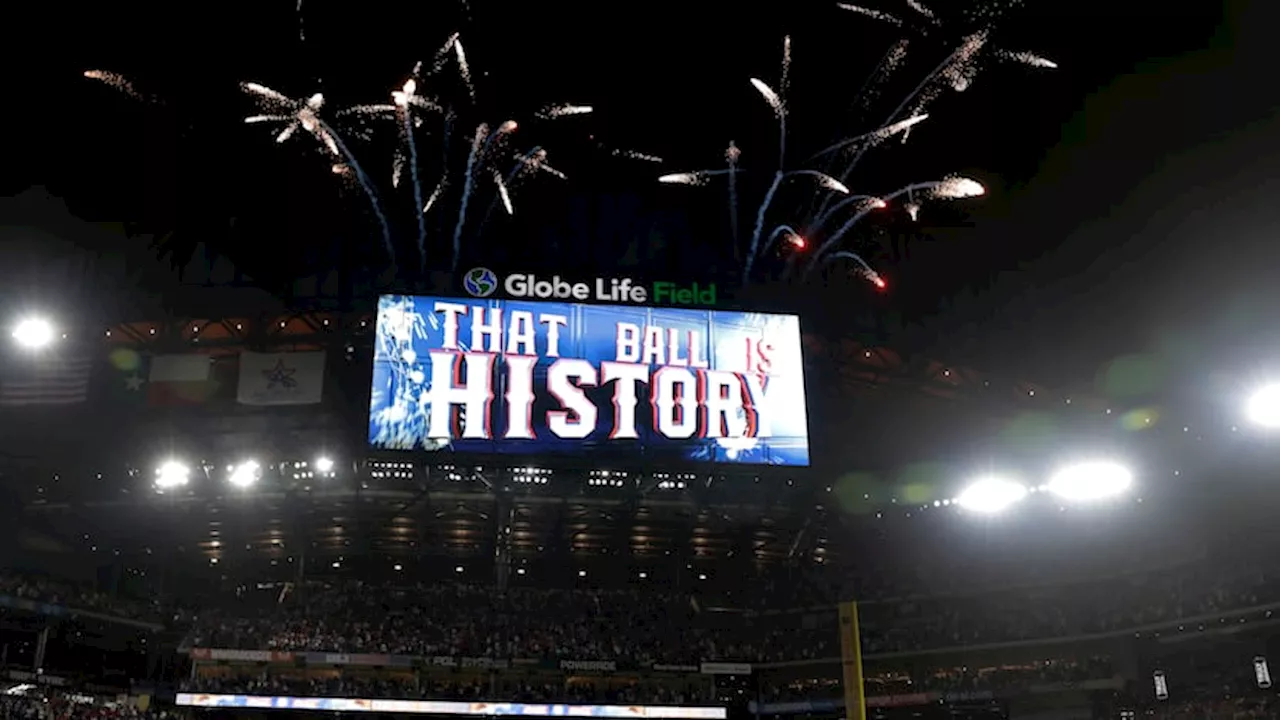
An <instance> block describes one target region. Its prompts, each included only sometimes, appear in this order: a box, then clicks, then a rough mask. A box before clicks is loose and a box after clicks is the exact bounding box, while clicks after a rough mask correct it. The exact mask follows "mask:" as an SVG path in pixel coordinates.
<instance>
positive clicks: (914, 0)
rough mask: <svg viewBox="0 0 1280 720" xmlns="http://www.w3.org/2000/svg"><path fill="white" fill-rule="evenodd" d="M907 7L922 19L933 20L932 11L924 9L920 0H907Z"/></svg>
mask: <svg viewBox="0 0 1280 720" xmlns="http://www.w3.org/2000/svg"><path fill="white" fill-rule="evenodd" d="M907 7H909V8H911V9H912V10H915V11H916V13H918V14H919V15H921V16H923V17H926V18H929V19H930V20H933V19H934V17H935V16H934V14H933V11H932V10H930V9H929V8H927V7H925V5H924V3H922V2H920V0H907Z"/></svg>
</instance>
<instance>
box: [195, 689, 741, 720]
mask: <svg viewBox="0 0 1280 720" xmlns="http://www.w3.org/2000/svg"><path fill="white" fill-rule="evenodd" d="M174 704H175V705H177V706H178V707H203V708H244V709H255V710H319V711H323V712H376V713H386V714H392V713H394V714H404V715H410V714H412V715H473V716H475V715H480V716H492V715H520V716H524V717H605V718H664V719H666V720H725V718H727V717H728V715H729V711H728V708H724V707H689V706H683V705H534V704H525V703H508V702H451V701H445V700H381V699H377V700H375V699H366V698H331V697H289V696H263V695H212V694H203V693H178V694H177V697H176V698H175V699H174Z"/></svg>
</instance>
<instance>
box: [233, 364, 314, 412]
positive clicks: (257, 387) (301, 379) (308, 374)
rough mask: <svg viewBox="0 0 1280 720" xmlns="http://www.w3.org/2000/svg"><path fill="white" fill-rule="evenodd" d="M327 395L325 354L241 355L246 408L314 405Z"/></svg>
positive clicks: (240, 392) (239, 397) (240, 391)
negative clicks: (247, 406) (325, 392)
mask: <svg viewBox="0 0 1280 720" xmlns="http://www.w3.org/2000/svg"><path fill="white" fill-rule="evenodd" d="M323 394H324V353H323V352H293V353H256V352H242V353H240V386H239V389H238V391H237V392H236V400H237V401H239V402H240V403H241V404H243V405H315V404H316V403H319V402H320V397H321V396H322V395H323Z"/></svg>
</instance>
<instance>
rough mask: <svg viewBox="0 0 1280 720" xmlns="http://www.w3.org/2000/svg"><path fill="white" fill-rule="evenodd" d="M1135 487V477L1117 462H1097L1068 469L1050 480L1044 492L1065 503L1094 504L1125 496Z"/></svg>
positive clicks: (1057, 473) (1085, 463) (1076, 465)
mask: <svg viewBox="0 0 1280 720" xmlns="http://www.w3.org/2000/svg"><path fill="white" fill-rule="evenodd" d="M1132 485H1133V473H1132V472H1130V470H1129V468H1127V467H1125V466H1124V465H1121V464H1119V463H1115V462H1106V461H1096V462H1083V463H1078V464H1075V465H1069V466H1067V467H1065V468H1063V469H1061V470H1059V471H1058V472H1056V473H1054V475H1053V476H1052V477H1051V478H1049V482H1048V484H1046V485H1045V489H1047V490H1048V491H1049V492H1051V493H1053V494H1054V495H1057V496H1058V497H1060V498H1062V499H1063V500H1070V501H1072V502H1092V501H1095V500H1105V499H1107V498H1113V497H1116V496H1117V495H1122V494H1124V493H1125V492H1126V491H1127V490H1128V489H1129V488H1130V486H1132Z"/></svg>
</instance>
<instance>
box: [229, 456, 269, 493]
mask: <svg viewBox="0 0 1280 720" xmlns="http://www.w3.org/2000/svg"><path fill="white" fill-rule="evenodd" d="M261 476H262V466H261V465H259V464H258V463H257V461H256V460H246V461H244V462H242V463H240V464H239V465H232V466H231V467H229V468H227V481H228V482H230V483H231V484H232V485H234V486H236V487H238V488H241V489H243V488H248V487H251V486H252V485H253V484H254V483H256V482H258V478H259V477H261Z"/></svg>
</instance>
